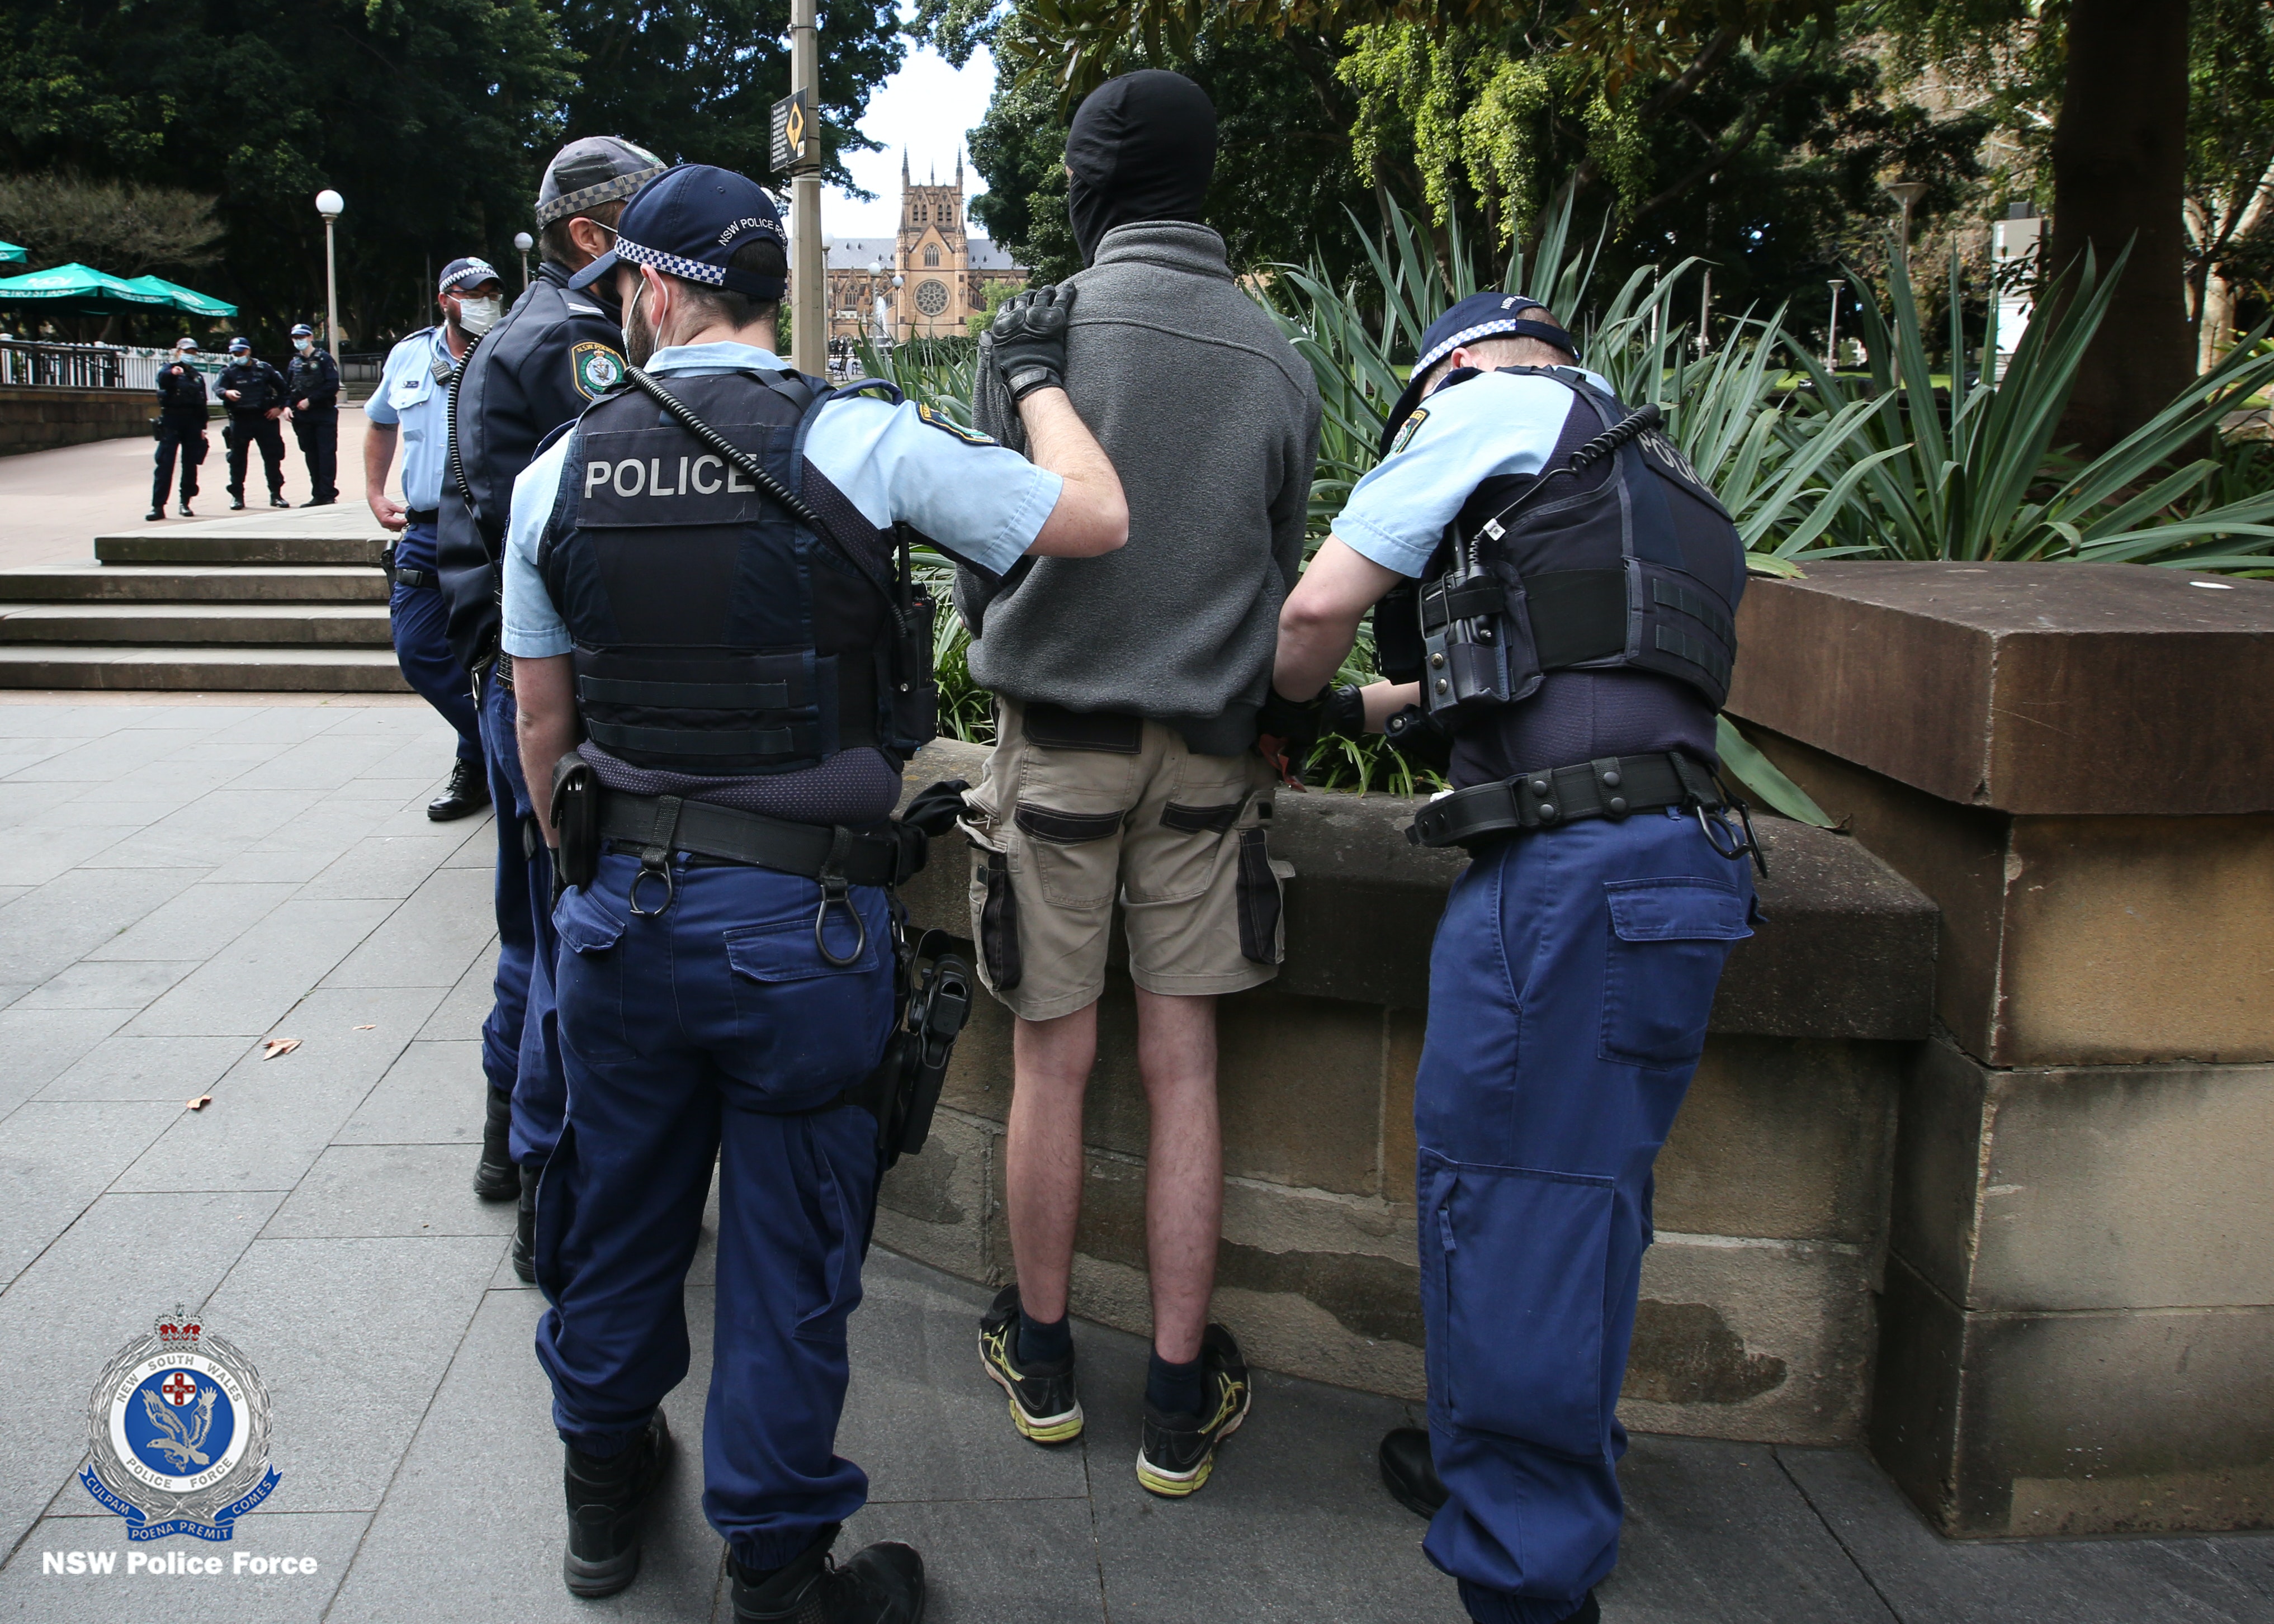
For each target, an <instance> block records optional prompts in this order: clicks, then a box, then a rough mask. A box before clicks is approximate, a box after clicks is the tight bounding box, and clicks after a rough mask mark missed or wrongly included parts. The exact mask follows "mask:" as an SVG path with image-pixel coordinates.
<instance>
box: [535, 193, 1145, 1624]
mask: <svg viewBox="0 0 2274 1624" xmlns="http://www.w3.org/2000/svg"><path fill="white" fill-rule="evenodd" d="M621 225H622V234H621V237H619V238H618V239H617V242H616V245H615V251H614V252H613V253H611V254H608V255H606V256H604V257H603V258H602V259H600V260H599V261H598V262H597V263H595V264H594V265H592V266H591V267H588V268H587V269H585V270H584V272H582V273H581V274H579V275H578V276H577V277H576V279H575V283H574V284H572V285H577V284H591V283H597V282H614V284H615V287H616V289H617V291H618V295H619V297H620V298H621V301H622V303H623V308H624V310H625V312H626V313H625V338H626V342H627V347H628V350H629V355H630V357H631V359H632V360H633V361H634V362H636V363H639V364H641V365H644V367H646V368H647V369H649V371H648V372H647V373H644V374H643V376H648V377H651V380H652V382H653V383H654V384H655V385H656V386H657V387H659V388H660V389H661V390H663V391H664V392H666V393H667V394H668V395H671V396H672V397H674V401H675V402H677V409H676V410H674V408H673V407H669V406H666V405H665V404H664V402H662V401H661V400H660V399H659V397H657V396H656V395H651V394H650V393H646V392H644V390H643V388H642V387H631V388H627V389H624V390H621V391H619V392H618V393H616V394H614V395H610V396H608V397H607V398H606V399H605V400H603V401H602V402H600V403H599V404H598V405H596V406H594V407H593V408H591V410H589V411H587V412H586V413H585V414H584V417H583V418H582V419H581V420H580V421H579V422H578V423H577V425H576V428H575V429H574V431H573V432H570V433H569V434H568V435H567V436H565V437H563V439H562V440H561V441H559V442H558V443H557V444H556V445H554V446H553V447H552V448H551V449H549V450H548V451H547V452H546V454H545V455H542V456H540V457H538V460H537V461H536V462H534V463H532V464H531V467H530V470H529V471H528V472H527V473H526V474H524V475H523V476H522V478H521V480H520V482H519V484H518V485H517V486H516V491H515V496H514V508H513V529H512V535H511V539H510V542H509V550H508V556H507V563H506V584H505V633H504V638H505V647H506V650H507V651H508V653H510V654H511V655H512V656H513V657H514V660H515V670H516V684H517V691H518V694H519V698H520V725H521V748H522V765H523V772H524V774H525V775H526V776H527V777H528V778H529V779H530V781H531V783H543V782H546V780H547V779H548V778H551V776H552V775H553V773H554V771H555V770H556V763H560V762H561V757H562V756H565V755H567V754H568V753H569V751H570V750H571V749H572V748H577V740H578V739H579V737H580V736H581V737H582V738H583V740H584V744H583V746H582V747H581V750H579V758H580V759H581V762H582V763H583V767H582V768H581V769H579V771H590V772H591V773H592V774H593V775H595V776H596V777H597V778H598V781H599V785H600V786H603V788H602V790H601V792H600V793H599V816H598V834H599V836H600V837H601V838H602V840H603V844H602V845H601V846H599V851H600V853H602V854H601V855H599V856H598V858H597V861H596V867H595V870H594V871H593V872H591V873H590V874H585V875H583V876H581V878H579V877H578V876H577V875H576V870H575V868H574V865H573V863H572V865H571V868H570V875H571V877H572V878H577V881H578V883H576V884H575V885H574V886H573V888H572V889H570V890H569V891H568V892H567V893H566V895H565V897H564V898H563V899H562V901H561V906H560V908H559V910H558V914H557V922H558V924H559V928H560V933H561V964H560V978H561V979H560V988H559V996H560V1041H561V1053H562V1055H563V1056H564V1058H565V1060H566V1063H567V1068H568V1078H569V1103H568V1120H567V1124H566V1126H565V1128H564V1129H563V1131H562V1132H561V1139H560V1144H559V1147H558V1149H557V1150H556V1151H555V1152H554V1154H553V1158H552V1161H551V1162H550V1164H549V1165H548V1166H547V1168H546V1172H545V1177H544V1182H543V1184H542V1187H541V1190H540V1193H539V1198H538V1247H537V1258H538V1281H539V1283H540V1284H541V1285H542V1286H543V1287H544V1289H545V1291H546V1297H548V1298H549V1300H550V1302H551V1304H552V1306H551V1308H550V1310H549V1312H546V1315H545V1317H544V1319H542V1320H541V1321H540V1322H539V1325H538V1335H537V1351H538V1359H539V1360H540V1361H541V1362H542V1363H543V1365H544V1366H545V1370H546V1374H547V1375H548V1376H550V1377H551V1378H552V1381H553V1420H554V1424H555V1425H556V1426H557V1427H558V1429H559V1431H560V1433H561V1438H562V1439H563V1440H565V1442H566V1444H567V1447H568V1462H567V1472H566V1481H567V1494H568V1507H569V1545H568V1552H567V1554H566V1557H565V1571H566V1576H567V1580H568V1584H569V1589H570V1590H572V1591H574V1592H576V1594H577V1595H580V1596H603V1595H608V1594H612V1593H614V1591H616V1590H621V1589H622V1588H623V1587H624V1586H625V1585H626V1584H628V1583H630V1582H631V1579H632V1576H633V1575H634V1573H635V1572H636V1568H637V1566H638V1561H639V1538H640V1520H641V1517H642V1515H643V1513H644V1508H645V1507H646V1505H647V1503H648V1501H649V1500H650V1498H651V1495H652V1494H653V1492H654V1490H655V1487H656V1485H657V1483H658V1481H659V1478H660V1477H661V1476H662V1475H663V1473H664V1472H665V1470H666V1469H667V1466H668V1462H669V1461H670V1458H671V1453H672V1445H671V1440H670V1437H669V1435H668V1432H667V1431H666V1427H665V1425H664V1420H663V1415H662V1412H661V1411H660V1410H659V1409H658V1405H659V1403H660V1402H661V1401H662V1399H663V1397H664V1395H666V1393H668V1392H669V1391H670V1390H671V1389H672V1387H674V1385H676V1384H677V1383H678V1381H679V1380H681V1378H682V1377H683V1376H684V1375H685V1374H686V1372H687V1366H688V1343H687V1331H686V1321H685V1316H684V1309H683V1304H682V1297H681V1286H682V1282H684V1280H685V1277H686V1274H687V1268H688V1264H689V1260H690V1259H692V1258H693V1256H694V1254H695V1247H696V1242H697V1237H698V1235H699V1233H700V1231H701V1229H702V1222H703V1210H704V1198H705V1195H706V1193H707V1192H708V1190H709V1187H710V1184H711V1176H712V1162H713V1160H714V1158H716V1160H717V1162H718V1166H719V1184H720V1196H719V1241H718V1245H719V1263H718V1270H719V1273H718V1313H717V1323H716V1329H715V1333H714V1340H713V1344H712V1375H711V1388H710V1398H709V1402H708V1409H707V1412H706V1417H705V1421H704V1450H703V1455H704V1462H703V1465H704V1485H705V1490H704V1499H703V1504H704V1512H705V1514H706V1515H708V1517H709V1518H710V1520H711V1522H712V1526H714V1527H715V1528H717V1529H718V1530H719V1533H720V1534H721V1535H723V1536H724V1537H725V1538H726V1540H727V1551H728V1555H729V1558H730V1560H731V1565H732V1569H733V1575H734V1617H735V1618H736V1620H739V1621H740V1624H764V1621H769V1620H779V1621H780V1624H789V1621H790V1620H796V1624H914V1621H915V1620H917V1619H919V1618H920V1617H921V1616H922V1611H923V1565H922V1560H921V1559H920V1558H918V1556H917V1555H916V1553H915V1552H914V1551H912V1550H910V1549H909V1548H908V1547H907V1546H906V1545H872V1546H870V1547H869V1548H868V1549H867V1550H864V1551H862V1552H861V1553H859V1554H858V1555H856V1556H855V1557H853V1558H852V1559H851V1560H848V1561H847V1562H846V1563H845V1564H844V1565H843V1566H842V1567H839V1566H836V1565H834V1564H833V1563H832V1560H831V1557H830V1548H831V1545H832V1542H833V1541H834V1540H835V1538H836V1537H837V1533H838V1528H839V1525H840V1523H842V1522H844V1521H845V1520H846V1518H847V1517H849V1516H851V1515H853V1514H854V1513H855V1511H857V1510H858V1509H859V1508H860V1507H861V1506H862V1502H863V1500H865V1498H866V1485H867V1480H866V1478H865V1477H864V1476H863V1475H862V1472H861V1470H860V1469H859V1468H858V1467H856V1466H855V1465H853V1464H852V1463H851V1462H848V1461H845V1460H842V1459H840V1458H839V1457H838V1456H837V1455H836V1453H835V1447H834V1445H835V1438H836V1432H837V1422H838V1417H839V1413H840V1410H841V1408H842V1405H843V1402H844V1398H845V1388H846V1380H847V1354H846V1341H845V1325H846V1319H847V1315H849V1314H850V1313H851V1312H852V1311H853V1309H854V1307H855V1304H857V1303H858V1302H859V1300H860V1296H861V1281H860V1259H861V1256H862V1252H864V1251H865V1249H866V1246H867V1243H868V1237H869V1232H870V1223H871V1221H872V1219H873V1216H874V1214H875V1203H876V1195H877V1179H878V1177H879V1174H880V1171H881V1160H880V1154H879V1150H878V1143H877V1141H878V1121H877V1118H876V1117H875V1116H872V1115H871V1114H870V1111H869V1110H868V1109H863V1107H862V1105H860V1104H858V1103H848V1102H847V1101H846V1100H845V1098H844V1097H843V1095H844V1091H846V1090H847V1088H848V1087H850V1086H853V1085H855V1084H856V1083H858V1082H859V1081H860V1080H861V1079H862V1078H863V1077H864V1076H866V1075H867V1074H868V1073H869V1072H870V1070H871V1068H873V1067H874V1066H875V1065H876V1064H877V1059H878V1057H879V1055H880V1054H881V1052H882V1051H883V1049H884V1045H885V1037H886V1033H887V1029H888V1027H889V1026H890V1024H891V1022H892V1019H893V997H894V994H893V974H894V972H893V959H894V947H893V936H892V932H893V921H892V916H891V914H890V911H889V910H890V906H891V904H890V901H889V898H888V893H887V892H886V891H885V883H888V882H889V881H890V880H891V879H892V877H893V876H895V874H896V873H897V874H900V875H905V873H906V871H907V870H906V868H905V866H904V864H905V861H906V860H905V858H904V857H902V856H900V855H899V853H902V852H903V851H904V849H905V848H904V847H903V846H902V843H901V838H900V835H899V834H897V833H896V832H895V831H896V826H895V825H894V824H892V823H890V822H888V821H887V819H888V816H889V814H890V813H891V811H892V807H893V805H894V804H895V801H896V799H897V797H898V794H899V788H900V768H901V765H902V763H904V762H905V761H906V760H907V756H908V755H909V754H910V753H911V752H912V751H913V750H915V748H917V747H918V746H919V745H920V744H921V743H922V741H924V740H926V739H928V738H930V736H931V735H932V732H933V718H934V705H933V700H932V690H931V673H930V606H929V605H927V604H923V603H922V601H921V600H920V599H917V598H915V597H914V596H913V590H912V587H911V585H910V583H909V581H908V577H907V559H906V553H905V552H904V551H900V550H898V549H896V547H895V545H894V532H895V530H896V529H897V527H901V526H906V527H907V529H908V530H914V531H920V532H921V533H922V536H923V537H925V538H929V539H930V540H931V541H932V542H934V543H935V544H936V545H938V546H939V547H941V548H942V549H944V550H945V551H946V552H948V553H952V554H953V555H954V556H955V557H957V558H958V559H960V560H965V561H967V562H968V563H970V564H971V565H973V566H975V567H976V568H982V569H985V570H989V571H991V572H994V573H995V574H998V575H999V574H1001V573H1003V572H1005V571H1006V570H1008V569H1009V568H1011V567H1012V565H1013V563H1014V562H1015V561H1016V560H1018V559H1020V557H1022V556H1024V555H1026V554H1028V553H1035V554H1042V555H1049V556H1058V557H1088V556H1092V555H1096V554H1099V553H1105V552H1108V551H1111V549H1113V548H1115V547H1118V546H1119V545H1121V544H1122V542H1123V540H1124V539H1125V538H1126V535H1127V532H1128V509H1127V505H1126V501H1125V500H1124V498H1123V495H1122V492H1121V485H1120V482H1119V480H1118V478H1117V477H1116V476H1115V474H1114V471H1113V469H1112V465H1111V463H1110V462H1107V461H1106V459H1105V455H1104V454H1103V452H1102V451H1101V450H1100V449H1099V448H1098V446H1097V442H1096V440H1095V439H1093V438H1092V437H1091V435H1090V432H1089V431H1088V429H1087V428H1086V427H1085V426H1084V425H1083V424H1082V421H1081V418H1080V417H1078V416H1077V415H1076V414H1075V412H1074V410H1073V406H1072V404H1071V403H1070V402H1068V401H1067V399H1066V395H1065V388H1064V383H1063V379H1064V366H1065V305H1064V304H1062V303H1061V302H1060V301H1059V300H1058V298H1056V297H1052V295H1051V292H1050V290H1043V291H1042V292H1039V293H1028V294H1024V295H1021V296H1020V301H1019V302H1018V303H1016V304H1015V305H1013V306H1010V307H1007V308H1008V309H1009V310H1010V314H1009V315H1008V316H1007V317H1005V318H1004V319H1002V320H998V325H997V327H996V328H995V332H996V335H997V338H996V345H995V350H994V354H995V357H996V360H997V362H998V365H999V367H1000V368H1001V370H1002V371H1003V372H1004V374H1005V377H1006V378H1008V379H1009V380H1011V387H1012V389H1013V393H1014V394H1015V395H1018V397H1019V407H1020V417H1021V420H1022V422H1023V424H1024V426H1025V428H1026V431H1027V433H1028V437H1029V440H1030V443H1031V444H1032V446H1033V448H1034V458H1035V461H1034V462H1031V463H1030V462H1028V461H1026V460H1025V459H1024V458H1022V457H1020V456H1019V455H1017V454H1015V453H1013V452H1012V451H1010V450H1007V449H1005V448H1004V447H1000V446H998V445H996V444H995V443H993V442H992V441H990V440H987V439H986V438H985V437H984V436H983V435H979V434H976V433H974V432H971V431H969V430H967V429H963V428H960V427H959V426H955V425H951V424H948V423H946V422H945V421H944V420H942V419H940V418H938V417H936V416H934V415H932V414H930V413H929V412H927V411H924V410H920V409H918V408H916V407H914V406H911V405H908V404H907V403H904V402H901V401H900V397H899V394H898V391H896V390H894V389H893V388H892V387H891V386H889V385H885V384H879V383H876V382H869V383H863V384H858V385H855V386H853V387H850V388H847V389H840V390H836V391H832V390H831V389H830V388H829V387H828V385H827V384H826V383H825V381H824V380H819V379H809V378H805V377H802V376H800V375H799V374H797V373H795V372H791V371H789V370H787V368H786V367H785V365H784V364H783V363H782V362H781V361H780V360H779V359H778V358H777V357H776V356H775V354H774V353H773V347H774V344H775V342H776V326H775V320H776V312H777V309H778V305H779V299H780V297H781V296H782V293H783V291H784V289H785V286H786V283H787V274H786V259H785V252H784V241H783V236H782V232H781V229H780V225H779V218H778V216H777V214H776V213H775V209H774V206H773V204H772V201H771V200H770V199H768V198H767V196H766V194H765V193H764V192H763V191H761V190H760V189H759V188H758V187H757V185H755V184H752V183H751V182H750V181H749V180H746V179H744V178H743V177H741V176H739V175H735V174H732V173H730V172H728V171H727V170H724V169H711V168H708V167H702V166H695V167H687V168H681V169H674V170H672V171H671V172H670V173H669V174H667V175H666V176H665V177H663V178H662V179H660V180H658V181H656V182H654V183H653V184H651V185H650V186H649V187H648V188H647V189H646V190H644V191H643V192H641V193H640V194H639V196H638V197H636V199H633V201H632V204H631V207H629V208H628V209H627V210H625V212H624V214H623V218H622V222H621ZM1068 302H1070V301H1068ZM634 381H635V384H637V382H638V380H634ZM680 411H684V412H685V413H687V414H689V415H690V416H692V417H694V418H696V419H697V420H698V421H699V422H701V423H703V424H705V425H710V427H709V429H708V430H706V431H705V432H703V433H697V432H695V431H694V430H693V429H691V428H689V427H688V426H684V425H683V424H682V419H681V417H680V415H679V412H680ZM713 432H715V435H716V436H719V437H723V438H713V437H712V433H713ZM726 452H732V453H733V455H723V454H724V453H726ZM784 499H787V500H784ZM906 534H907V531H905V530H903V531H900V538H901V541H902V545H903V546H904V545H905V538H906ZM573 779H574V775H573V774H572V775H571V781H572V782H573ZM558 833H559V831H555V830H552V829H548V831H547V838H555V837H556V836H557V835H558ZM570 856H571V854H570V853H567V852H565V851H564V853H563V859H564V861H570ZM896 865H901V866H896Z"/></svg>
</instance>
